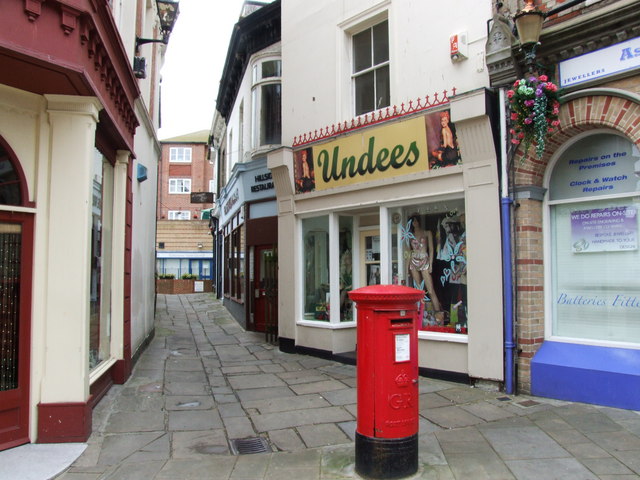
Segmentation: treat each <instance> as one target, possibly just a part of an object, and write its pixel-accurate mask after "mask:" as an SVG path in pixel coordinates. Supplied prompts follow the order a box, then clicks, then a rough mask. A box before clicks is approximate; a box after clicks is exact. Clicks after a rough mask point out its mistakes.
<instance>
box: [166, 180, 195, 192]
mask: <svg viewBox="0 0 640 480" xmlns="http://www.w3.org/2000/svg"><path fill="white" fill-rule="evenodd" d="M169 193H170V194H185V193H191V179H190V178H170V179H169Z"/></svg>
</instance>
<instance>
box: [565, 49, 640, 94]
mask: <svg viewBox="0 0 640 480" xmlns="http://www.w3.org/2000/svg"><path fill="white" fill-rule="evenodd" d="M637 68H640V37H636V38H632V39H631V40H627V41H626V42H622V43H617V44H615V45H612V46H610V47H607V48H602V49H600V50H596V51H594V52H590V53H586V54H584V55H581V56H579V57H574V58H570V59H568V60H564V61H562V62H560V63H559V64H558V76H559V78H560V86H561V87H571V86H573V85H578V84H581V83H585V82H589V81H592V80H596V79H598V78H602V77H607V76H610V75H615V74H618V73H624V72H628V71H630V70H634V69H637Z"/></svg>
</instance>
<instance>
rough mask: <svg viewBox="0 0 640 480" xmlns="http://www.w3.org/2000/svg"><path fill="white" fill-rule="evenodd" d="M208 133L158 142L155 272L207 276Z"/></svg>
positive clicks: (209, 241) (209, 272) (210, 196)
mask: <svg viewBox="0 0 640 480" xmlns="http://www.w3.org/2000/svg"><path fill="white" fill-rule="evenodd" d="M208 135H209V132H208V131H207V130H203V131H200V132H194V133H190V134H187V135H182V136H179V137H173V138H169V139H165V140H163V141H162V142H161V143H162V160H161V163H160V166H159V171H158V206H157V213H156V216H157V221H158V223H157V235H156V240H157V245H156V247H157V251H156V252H157V253H156V258H157V265H156V267H157V272H158V274H174V275H175V276H176V278H180V277H181V276H182V275H184V274H195V275H197V276H198V278H199V279H211V278H212V268H211V265H212V261H213V256H212V251H213V248H212V247H213V244H212V237H211V235H210V232H209V227H208V225H209V222H208V218H209V217H208V215H209V211H210V209H211V207H213V198H214V196H215V194H214V193H213V191H214V189H215V182H214V178H213V175H214V173H213V172H214V169H213V165H212V164H210V163H209V159H208V155H207V148H208V147H207V141H208ZM203 201H204V202H206V203H201V202H203ZM196 202H197V203H196Z"/></svg>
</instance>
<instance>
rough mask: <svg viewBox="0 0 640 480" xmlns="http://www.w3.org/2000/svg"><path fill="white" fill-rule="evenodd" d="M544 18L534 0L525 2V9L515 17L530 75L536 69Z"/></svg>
mask: <svg viewBox="0 0 640 480" xmlns="http://www.w3.org/2000/svg"><path fill="white" fill-rule="evenodd" d="M544 18H545V14H544V12H541V11H540V10H538V7H537V6H536V5H535V4H534V0H525V6H524V8H523V9H522V10H521V11H519V12H518V13H516V15H515V16H514V20H515V22H516V29H517V30H518V37H519V39H520V47H521V48H522V50H523V51H524V63H525V65H526V66H527V70H528V72H529V73H532V72H533V69H534V67H535V62H536V48H537V46H538V45H540V41H539V40H540V32H541V31H542V22H544Z"/></svg>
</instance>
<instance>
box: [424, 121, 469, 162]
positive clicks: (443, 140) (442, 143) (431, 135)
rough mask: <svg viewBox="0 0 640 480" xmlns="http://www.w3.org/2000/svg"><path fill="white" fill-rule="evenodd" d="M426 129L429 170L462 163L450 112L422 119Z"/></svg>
mask: <svg viewBox="0 0 640 480" xmlns="http://www.w3.org/2000/svg"><path fill="white" fill-rule="evenodd" d="M424 120H425V123H426V127H427V148H428V150H429V168H442V167H451V166H453V165H458V164H459V163H461V162H462V158H461V156H460V148H459V147H458V138H457V136H456V127H455V125H454V124H453V123H452V122H451V111H450V110H444V111H442V112H437V113H432V114H429V115H426V116H425V117H424Z"/></svg>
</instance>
